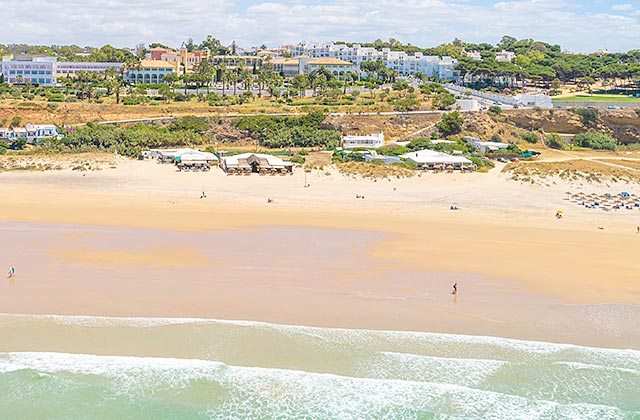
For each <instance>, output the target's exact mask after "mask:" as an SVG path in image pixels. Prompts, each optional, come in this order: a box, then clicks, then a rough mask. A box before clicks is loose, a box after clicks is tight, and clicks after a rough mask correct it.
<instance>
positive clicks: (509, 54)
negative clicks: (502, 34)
mask: <svg viewBox="0 0 640 420" xmlns="http://www.w3.org/2000/svg"><path fill="white" fill-rule="evenodd" d="M514 58H516V53H514V52H513V51H504V50H503V51H498V52H497V53H496V61H498V62H500V63H510V62H512V61H513V59H514Z"/></svg>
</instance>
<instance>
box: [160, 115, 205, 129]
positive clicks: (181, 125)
mask: <svg viewBox="0 0 640 420" xmlns="http://www.w3.org/2000/svg"><path fill="white" fill-rule="evenodd" d="M208 129H209V122H208V121H207V119H206V118H203V117H194V116H191V115H188V116H186V117H180V118H176V119H175V120H173V121H171V124H169V131H179V130H189V131H193V132H195V133H204V132H206V131H207V130H208Z"/></svg>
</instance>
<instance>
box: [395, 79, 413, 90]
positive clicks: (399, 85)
mask: <svg viewBox="0 0 640 420" xmlns="http://www.w3.org/2000/svg"><path fill="white" fill-rule="evenodd" d="M391 88H392V89H393V90H406V89H409V83H407V82H405V81H401V82H395V83H394V84H393V85H391Z"/></svg>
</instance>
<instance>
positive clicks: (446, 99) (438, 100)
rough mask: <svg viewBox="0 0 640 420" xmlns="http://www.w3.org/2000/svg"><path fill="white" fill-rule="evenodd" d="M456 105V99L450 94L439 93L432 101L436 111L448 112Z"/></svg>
mask: <svg viewBox="0 0 640 420" xmlns="http://www.w3.org/2000/svg"><path fill="white" fill-rule="evenodd" d="M455 103H456V98H455V96H453V95H452V94H450V93H438V94H437V95H436V96H435V97H434V98H433V101H432V105H433V108H434V109H439V110H440V111H446V110H448V109H449V108H451V105H453V104H455Z"/></svg>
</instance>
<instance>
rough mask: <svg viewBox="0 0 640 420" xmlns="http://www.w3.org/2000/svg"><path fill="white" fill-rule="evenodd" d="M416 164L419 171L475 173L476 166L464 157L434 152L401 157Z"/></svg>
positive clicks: (427, 151)
mask: <svg viewBox="0 0 640 420" xmlns="http://www.w3.org/2000/svg"><path fill="white" fill-rule="evenodd" d="M400 157H402V158H403V159H406V160H408V161H411V162H414V163H415V164H416V165H417V166H418V169H422V170H433V171H454V170H458V171H475V170H476V165H475V164H474V163H473V162H471V161H470V160H469V159H467V158H465V157H463V156H453V155H449V154H447V153H440V152H436V151H434V150H429V149H425V150H418V151H417V152H410V153H405V154H404V155H402V156H400Z"/></svg>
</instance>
